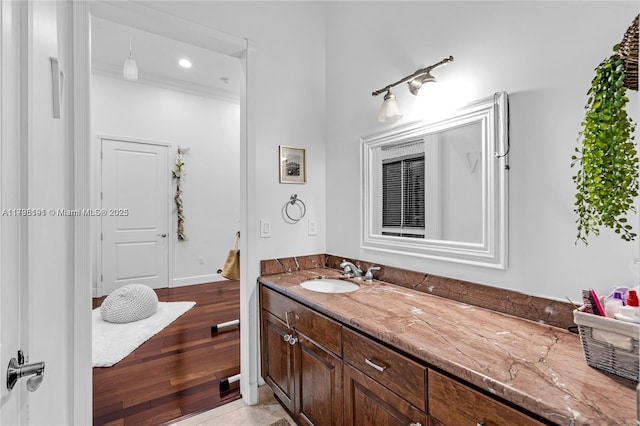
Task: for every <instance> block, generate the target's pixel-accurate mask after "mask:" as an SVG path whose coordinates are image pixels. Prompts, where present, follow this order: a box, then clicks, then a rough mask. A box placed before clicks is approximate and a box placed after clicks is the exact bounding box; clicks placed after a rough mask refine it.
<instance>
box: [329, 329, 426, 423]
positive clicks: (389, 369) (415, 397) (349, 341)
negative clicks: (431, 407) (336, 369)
mask: <svg viewBox="0 0 640 426" xmlns="http://www.w3.org/2000/svg"><path fill="white" fill-rule="evenodd" d="M342 342H343V346H344V360H345V361H346V362H348V363H349V364H351V365H353V366H354V367H356V368H357V369H358V370H360V371H362V372H364V373H365V374H367V375H368V376H369V377H371V378H373V379H375V380H377V381H378V382H379V383H381V384H382V385H384V386H386V387H387V388H389V389H391V390H392V391H394V392H395V393H396V394H398V395H399V396H401V397H402V398H404V399H405V400H407V401H409V402H410V403H411V404H413V405H414V406H415V407H417V408H419V409H420V410H422V411H425V410H426V371H427V368H426V367H424V366H422V365H420V364H418V363H417V362H414V361H412V360H410V359H409V358H407V357H405V356H403V355H400V354H398V353H397V352H394V351H393V350H391V349H388V348H387V347H385V346H383V345H381V344H379V343H376V342H374V341H373V340H371V339H369V338H368V337H365V336H363V335H361V334H359V333H356V332H353V331H351V330H349V329H347V328H343V329H342Z"/></svg>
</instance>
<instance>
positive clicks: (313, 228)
mask: <svg viewBox="0 0 640 426" xmlns="http://www.w3.org/2000/svg"><path fill="white" fill-rule="evenodd" d="M309 235H318V222H316V220H315V219H309Z"/></svg>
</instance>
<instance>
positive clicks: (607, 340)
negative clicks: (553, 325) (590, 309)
mask: <svg viewBox="0 0 640 426" xmlns="http://www.w3.org/2000/svg"><path fill="white" fill-rule="evenodd" d="M573 321H574V322H575V323H576V324H577V326H578V330H579V331H580V341H581V342H582V349H583V351H584V358H585V360H586V361H587V364H588V365H589V366H591V367H595V368H597V369H600V370H604V371H607V372H609V373H613V374H616V375H618V376H622V377H625V378H627V379H631V380H635V381H636V382H637V381H638V370H639V368H640V359H639V356H638V338H639V337H640V326H639V325H638V324H633V323H629V322H624V321H619V320H615V319H612V318H606V317H601V316H598V315H594V314H587V313H584V312H582V310H581V309H580V310H575V311H573Z"/></svg>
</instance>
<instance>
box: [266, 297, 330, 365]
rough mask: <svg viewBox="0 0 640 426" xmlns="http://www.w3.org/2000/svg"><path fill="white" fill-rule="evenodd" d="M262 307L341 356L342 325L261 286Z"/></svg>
mask: <svg viewBox="0 0 640 426" xmlns="http://www.w3.org/2000/svg"><path fill="white" fill-rule="evenodd" d="M261 301H262V309H265V310H267V311H269V312H271V314H273V315H275V316H276V317H278V318H280V320H282V321H283V322H284V323H285V324H288V325H289V327H290V328H293V329H295V330H297V331H299V332H300V333H302V334H304V335H305V336H306V337H308V338H309V339H311V340H313V341H314V342H316V343H318V344H320V345H322V346H324V347H325V348H327V349H329V350H330V351H331V352H333V353H335V354H337V355H339V356H342V333H341V330H342V325H341V324H340V323H338V322H336V321H334V320H332V319H330V318H328V317H325V316H324V315H322V314H319V313H317V312H314V311H312V310H311V309H309V308H307V307H306V306H304V305H301V304H300V303H298V302H296V301H294V300H292V299H289V298H288V297H287V296H284V295H282V294H280V293H278V292H276V291H273V290H271V289H269V288H267V287H264V286H262V287H261Z"/></svg>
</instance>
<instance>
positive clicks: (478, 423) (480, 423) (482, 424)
mask: <svg viewBox="0 0 640 426" xmlns="http://www.w3.org/2000/svg"><path fill="white" fill-rule="evenodd" d="M476 426H484V422H477V423H476Z"/></svg>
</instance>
